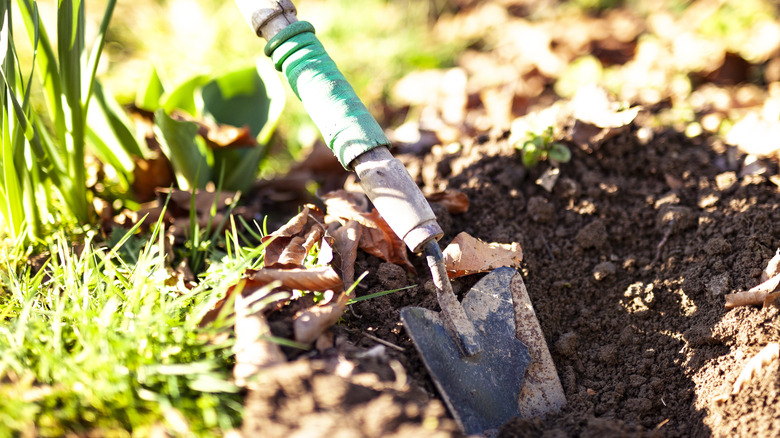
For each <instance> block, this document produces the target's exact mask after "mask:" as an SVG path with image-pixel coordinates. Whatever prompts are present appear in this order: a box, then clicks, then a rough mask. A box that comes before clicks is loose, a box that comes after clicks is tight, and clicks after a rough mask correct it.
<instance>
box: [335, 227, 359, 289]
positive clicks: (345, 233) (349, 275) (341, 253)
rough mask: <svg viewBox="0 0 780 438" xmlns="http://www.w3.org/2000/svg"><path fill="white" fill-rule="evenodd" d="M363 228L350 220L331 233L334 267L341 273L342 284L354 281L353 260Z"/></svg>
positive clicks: (355, 256)
mask: <svg viewBox="0 0 780 438" xmlns="http://www.w3.org/2000/svg"><path fill="white" fill-rule="evenodd" d="M362 232H363V227H361V226H360V224H359V223H357V222H356V221H353V220H350V221H347V223H346V224H344V225H343V226H341V227H339V228H338V229H336V231H334V232H333V239H334V250H335V252H336V254H337V258H336V267H337V269H339V270H340V271H341V278H342V279H343V280H344V284H352V283H353V282H354V281H355V259H357V250H358V244H359V243H360V235H361V234H362Z"/></svg>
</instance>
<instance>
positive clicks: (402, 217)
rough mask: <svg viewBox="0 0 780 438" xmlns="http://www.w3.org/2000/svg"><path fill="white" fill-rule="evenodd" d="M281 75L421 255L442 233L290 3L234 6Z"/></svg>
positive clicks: (250, 0) (247, 0)
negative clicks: (261, 39) (262, 41)
mask: <svg viewBox="0 0 780 438" xmlns="http://www.w3.org/2000/svg"><path fill="white" fill-rule="evenodd" d="M236 3H237V4H238V6H239V8H240V9H241V12H242V13H243V15H244V17H245V18H246V20H247V21H248V22H249V24H250V25H251V26H252V28H253V29H254V30H255V32H256V33H257V35H259V36H261V37H263V38H265V39H266V40H268V45H267V46H266V48H265V52H266V54H267V55H269V56H271V58H272V60H273V61H274V64H275V66H276V68H277V69H278V70H280V71H281V72H282V73H284V76H285V78H286V79H287V82H288V83H289V85H290V87H291V88H292V89H293V91H295V93H296V94H297V95H298V97H299V98H300V99H301V102H302V103H303V106H304V108H306V111H307V112H308V113H309V116H310V117H311V118H312V120H313V121H314V123H315V124H316V125H317V127H318V128H319V130H320V132H321V133H322V135H323V137H324V138H325V140H326V142H327V144H328V146H329V147H330V148H331V150H332V151H333V153H334V154H335V155H336V157H337V158H338V159H339V161H340V162H341V164H342V165H343V166H344V167H345V168H348V169H351V170H354V171H355V172H356V173H357V175H358V177H359V178H360V184H361V186H362V187H363V189H364V191H365V192H366V195H368V197H369V198H370V199H371V201H372V203H373V204H374V206H375V207H376V209H377V210H378V211H379V214H380V215H382V217H383V218H384V219H385V221H386V222H387V223H388V225H389V226H390V228H392V230H393V231H394V232H395V233H396V235H398V237H400V238H401V239H402V240H403V241H404V243H406V245H407V246H408V247H409V249H410V250H411V251H412V252H415V253H419V252H421V251H422V250H423V248H424V247H425V245H426V244H427V243H428V242H430V241H435V240H437V239H439V238H441V236H442V234H443V232H442V230H441V227H440V226H439V224H438V223H437V222H436V216H435V215H434V213H433V210H431V207H430V205H429V204H428V202H427V200H426V199H425V197H424V196H423V194H422V192H421V191H420V189H419V187H417V184H415V182H414V181H413V180H412V178H411V176H410V175H409V173H408V172H407V171H406V169H405V168H404V166H403V164H402V163H401V162H400V161H398V160H397V159H396V158H394V157H393V156H392V155H391V154H390V152H389V150H388V147H389V145H390V141H389V140H388V139H387V137H386V136H385V134H384V131H383V130H382V128H381V127H380V126H379V125H378V124H377V123H376V120H374V118H373V116H371V114H370V113H369V111H368V109H366V107H365V105H364V104H363V102H361V100H360V99H359V98H358V97H357V95H356V94H355V91H354V90H353V89H352V87H351V86H350V85H349V83H348V82H347V81H346V79H345V78H344V76H343V75H342V74H341V72H340V71H339V70H338V68H337V67H336V64H335V63H334V62H333V60H332V59H331V58H330V57H329V56H328V54H327V52H325V49H324V48H323V47H322V44H321V43H320V42H319V40H318V39H317V38H316V36H315V35H314V28H313V27H312V26H311V25H310V24H309V23H306V22H300V21H298V19H297V17H296V10H295V6H294V5H293V4H292V2H290V1H289V0H282V1H269V0H236Z"/></svg>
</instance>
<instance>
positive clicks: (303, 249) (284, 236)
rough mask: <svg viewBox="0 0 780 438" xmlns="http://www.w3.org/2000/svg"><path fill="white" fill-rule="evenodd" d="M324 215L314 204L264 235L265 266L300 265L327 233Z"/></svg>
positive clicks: (305, 207)
mask: <svg viewBox="0 0 780 438" xmlns="http://www.w3.org/2000/svg"><path fill="white" fill-rule="evenodd" d="M323 219H324V216H323V214H322V212H321V211H320V210H319V209H317V208H316V207H315V206H313V205H306V206H304V208H303V210H302V211H301V212H300V213H298V214H297V215H296V216H295V217H293V218H292V219H290V220H289V221H288V222H287V224H285V225H284V226H283V227H281V228H279V229H278V230H276V231H274V232H273V233H271V234H270V235H268V236H265V237H263V239H262V242H263V243H265V244H266V249H265V256H264V259H263V266H265V267H268V268H280V267H300V266H302V265H303V262H304V260H305V259H306V256H307V255H308V253H309V251H310V250H311V249H312V247H314V245H315V244H317V243H321V241H322V238H323V236H324V234H325V228H324V227H323V226H322V220H323Z"/></svg>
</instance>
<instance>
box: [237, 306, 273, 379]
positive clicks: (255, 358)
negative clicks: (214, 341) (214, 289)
mask: <svg viewBox="0 0 780 438" xmlns="http://www.w3.org/2000/svg"><path fill="white" fill-rule="evenodd" d="M253 302H254V297H244V296H243V294H239V295H238V296H236V301H235V312H236V323H235V332H236V343H235V346H234V351H235V354H236V356H235V357H236V365H235V366H234V367H233V376H234V377H235V379H236V385H238V386H246V384H247V381H248V380H250V379H251V378H252V377H253V376H255V375H257V373H258V372H259V371H260V370H261V369H263V368H265V367H267V366H270V365H273V364H277V363H282V362H285V361H286V358H285V356H284V354H283V353H282V350H281V348H279V345H277V344H276V343H274V342H271V341H269V340H267V339H266V338H265V337H266V336H268V335H270V334H271V329H270V327H269V326H268V322H267V321H266V320H265V317H264V316H263V315H262V313H260V312H255V313H250V307H251V303H253Z"/></svg>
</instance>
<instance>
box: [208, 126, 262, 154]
mask: <svg viewBox="0 0 780 438" xmlns="http://www.w3.org/2000/svg"><path fill="white" fill-rule="evenodd" d="M198 134H200V135H201V137H203V138H205V139H206V144H208V145H209V147H211V148H215V149H216V148H239V147H257V140H256V139H255V138H254V137H253V136H252V131H251V130H250V129H249V126H243V127H241V128H237V127H235V126H231V125H215V126H207V125H203V124H200V129H198Z"/></svg>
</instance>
